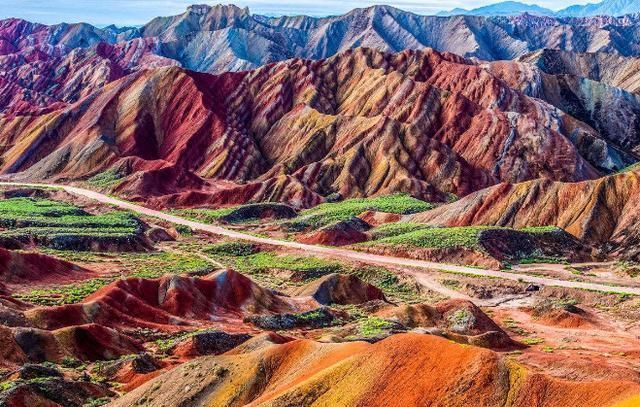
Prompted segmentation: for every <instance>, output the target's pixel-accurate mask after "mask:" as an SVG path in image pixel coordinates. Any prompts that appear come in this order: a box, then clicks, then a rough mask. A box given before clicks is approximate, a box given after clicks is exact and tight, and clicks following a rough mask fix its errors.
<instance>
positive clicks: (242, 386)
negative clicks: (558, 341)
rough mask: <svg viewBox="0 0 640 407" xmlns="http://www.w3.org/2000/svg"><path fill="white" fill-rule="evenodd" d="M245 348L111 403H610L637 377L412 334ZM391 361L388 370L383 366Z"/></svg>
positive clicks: (629, 391) (628, 393)
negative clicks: (525, 362)
mask: <svg viewBox="0 0 640 407" xmlns="http://www.w3.org/2000/svg"><path fill="white" fill-rule="evenodd" d="M266 345H267V346H264V347H262V348H258V349H257V350H254V351H252V352H249V353H237V352H234V354H229V355H222V356H215V357H204V358H199V359H197V360H194V361H191V362H189V363H187V364H185V365H183V366H181V367H178V368H176V369H174V370H172V371H170V372H168V373H166V374H164V375H162V376H159V377H158V378H156V379H154V380H152V381H151V382H149V383H147V384H145V385H143V386H141V387H139V388H138V389H136V390H134V391H132V392H131V393H129V394H127V395H125V396H124V397H122V398H120V399H118V400H116V401H115V402H114V403H113V405H114V406H129V405H132V404H134V403H135V402H136V401H137V400H140V399H143V398H144V400H145V402H146V404H147V405H148V406H150V407H151V406H168V405H180V404H181V403H184V402H186V401H187V400H197V404H198V405H201V406H221V405H225V406H241V405H251V406H257V405H282V406H284V405H296V406H310V405H353V406H407V405H411V406H414V405H442V406H445V405H446V406H469V405H474V406H475V405H482V406H496V407H497V406H505V405H510V406H514V407H525V406H533V405H536V406H538V405H544V406H550V407H556V406H557V407H560V406H568V405H571V406H576V407H580V406H585V407H587V406H596V405H597V406H609V405H612V404H614V403H615V402H618V401H623V400H626V399H630V398H631V397H633V396H634V395H636V394H637V393H638V391H640V388H639V387H638V385H637V384H635V383H632V382H622V381H602V382H597V381H594V382H571V381H564V380H559V379H554V378H551V377H549V376H545V375H543V374H539V373H534V372H530V371H528V370H526V369H525V368H524V367H522V366H519V365H517V364H515V363H513V362H508V361H506V360H505V359H504V358H503V357H501V356H500V355H499V354H497V353H495V352H492V351H489V350H485V349H481V348H477V347H473V346H461V345H459V344H455V343H453V342H450V341H448V340H445V339H442V338H438V337H434V336H430V335H416V334H399V335H394V336H392V337H390V338H388V339H385V340H383V341H381V342H378V343H376V344H373V345H371V344H367V343H364V342H352V343H343V344H321V343H317V342H312V341H308V340H295V341H291V342H287V343H284V344H281V345H272V344H266ZM390 366H393V367H394V368H393V369H390V368H389V367H390Z"/></svg>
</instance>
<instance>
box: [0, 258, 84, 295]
mask: <svg viewBox="0 0 640 407" xmlns="http://www.w3.org/2000/svg"><path fill="white" fill-rule="evenodd" d="M91 273H92V272H91V271H89V270H87V269H84V268H82V267H80V266H78V265H75V264H73V263H69V262H67V261H64V260H60V259H57V258H55V257H51V256H47V255H43V254H39V253H24V252H17V251H11V250H6V249H2V248H0V284H5V285H7V286H11V285H15V284H31V283H55V284H60V283H63V282H65V281H73V280H78V279H84V278H88V276H89V275H90V274H91ZM0 291H1V290H0Z"/></svg>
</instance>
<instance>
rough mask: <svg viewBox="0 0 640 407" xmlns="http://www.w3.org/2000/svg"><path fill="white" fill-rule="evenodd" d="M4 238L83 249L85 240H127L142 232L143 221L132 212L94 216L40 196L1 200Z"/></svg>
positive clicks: (1, 235)
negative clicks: (39, 197)
mask: <svg viewBox="0 0 640 407" xmlns="http://www.w3.org/2000/svg"><path fill="white" fill-rule="evenodd" d="M0 227H2V228H4V230H2V231H0V237H2V238H13V239H16V240H19V241H31V240H35V242H36V243H38V244H41V245H44V246H48V247H52V248H60V249H65V248H68V249H78V250H82V249H83V247H84V246H83V244H82V243H81V242H82V241H87V240H92V239H93V240H100V239H104V240H105V242H109V241H119V242H126V240H128V239H135V238H136V237H137V236H138V235H139V234H140V233H141V222H140V220H139V219H138V218H136V217H135V216H133V215H132V214H130V213H128V212H110V213H105V214H100V215H91V214H89V213H87V212H85V211H83V210H82V209H80V208H77V207H75V206H73V205H70V204H67V203H65V202H58V201H53V200H50V199H38V198H11V199H5V200H1V201H0Z"/></svg>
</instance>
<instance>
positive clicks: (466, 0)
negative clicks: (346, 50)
mask: <svg viewBox="0 0 640 407" xmlns="http://www.w3.org/2000/svg"><path fill="white" fill-rule="evenodd" d="M498 2H499V1H495V0H451V1H436V0H428V1H414V0H399V1H358V0H346V1H338V0H324V1H322V2H321V3H320V2H317V1H310V0H297V1H293V0H285V1H278V2H273V1H267V0H245V1H243V0H239V1H234V2H228V3H226V2H225V3H223V4H236V5H237V6H239V7H249V9H250V10H251V12H252V13H256V14H268V15H291V14H306V15H313V16H328V15H335V14H342V13H345V12H347V11H349V10H351V9H353V8H357V7H368V6H372V5H376V4H385V5H390V6H394V7H397V8H401V9H403V10H407V11H411V12H415V13H419V14H435V13H437V12H440V11H445V10H451V9H454V8H466V9H472V8H477V7H482V6H486V5H489V4H494V3H498ZM591 2H598V0H593V1H591ZM218 3H220V2H219V1H211V2H207V1H193V0H191V1H189V0H102V1H101V0H84V1H81V2H78V1H77V0H76V1H72V0H48V1H46V2H43V1H40V0H17V1H8V0H0V5H1V6H2V7H0V18H10V17H17V18H23V19H25V20H29V21H33V22H38V23H43V24H57V23H62V22H65V23H75V22H86V23H90V24H95V25H101V26H104V25H108V24H115V25H118V26H127V25H141V24H144V23H146V22H147V21H149V20H151V19H152V18H154V17H157V16H167V15H175V14H180V13H182V12H183V11H184V10H185V9H186V7H187V6H189V5H191V4H210V5H215V4H218ZM523 3H527V4H536V5H539V6H541V7H546V8H549V9H552V10H560V9H563V8H565V7H568V6H571V5H574V4H586V3H589V1H586V0H576V1H553V0H538V1H523Z"/></svg>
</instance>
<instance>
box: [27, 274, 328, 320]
mask: <svg viewBox="0 0 640 407" xmlns="http://www.w3.org/2000/svg"><path fill="white" fill-rule="evenodd" d="M315 307H317V303H316V302H315V301H312V300H309V299H301V300H298V299H295V298H289V297H284V296H282V295H279V294H277V293H275V292H274V291H271V290H268V289H265V288H263V287H261V286H259V285H257V284H256V283H255V282H253V281H252V280H251V279H249V278H247V277H245V276H244V275H242V274H240V273H237V272H235V271H233V270H224V271H220V272H217V273H214V274H211V275H209V276H208V277H207V278H197V277H184V276H177V275H172V276H166V277H162V278H159V279H154V280H150V279H143V278H129V279H126V280H119V281H117V282H114V283H112V284H110V285H108V286H105V287H103V288H102V289H100V290H98V291H97V292H96V293H94V294H92V295H91V296H89V297H88V298H86V299H85V300H84V301H83V302H82V303H79V304H70V305H62V306H57V307H42V308H34V309H32V310H28V311H26V312H25V315H26V316H27V318H28V319H29V320H30V321H32V322H33V323H34V324H36V325H37V326H38V327H41V328H44V329H56V328H61V327H65V326H70V325H81V324H86V323H99V324H102V325H105V326H109V327H138V326H140V327H150V328H157V329H163V330H177V329H180V328H179V327H180V326H182V327H186V326H200V325H209V324H211V321H218V322H224V321H227V320H228V321H231V322H233V321H235V323H238V320H242V318H243V316H245V315H254V314H275V313H282V312H299V311H305V310H310V309H313V308H315Z"/></svg>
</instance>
